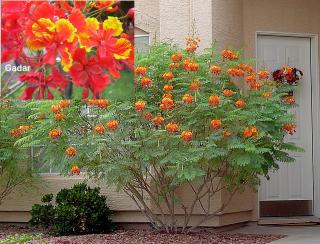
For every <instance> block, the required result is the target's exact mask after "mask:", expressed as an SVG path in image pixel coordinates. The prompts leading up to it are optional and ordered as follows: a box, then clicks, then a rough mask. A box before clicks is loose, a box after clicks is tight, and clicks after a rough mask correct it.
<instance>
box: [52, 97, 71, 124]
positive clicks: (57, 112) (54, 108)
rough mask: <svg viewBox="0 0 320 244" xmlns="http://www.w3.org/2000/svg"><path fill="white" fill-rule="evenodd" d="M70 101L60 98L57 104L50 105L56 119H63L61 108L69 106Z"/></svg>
mask: <svg viewBox="0 0 320 244" xmlns="http://www.w3.org/2000/svg"><path fill="white" fill-rule="evenodd" d="M70 104H71V102H70V101H69V100H61V101H59V103H57V104H53V105H52V106H51V112H52V113H54V117H55V120H56V121H62V120H64V118H65V116H64V114H63V113H62V109H64V108H67V107H69V106H70Z"/></svg>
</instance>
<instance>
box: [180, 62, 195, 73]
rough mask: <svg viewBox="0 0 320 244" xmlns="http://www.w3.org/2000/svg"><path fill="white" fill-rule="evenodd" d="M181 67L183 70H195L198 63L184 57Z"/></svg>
mask: <svg viewBox="0 0 320 244" xmlns="http://www.w3.org/2000/svg"><path fill="white" fill-rule="evenodd" d="M182 67H183V69H184V70H185V71H190V72H196V71H198V69H199V64H197V63H195V62H193V61H192V60H190V59H186V60H185V61H183V65H182Z"/></svg>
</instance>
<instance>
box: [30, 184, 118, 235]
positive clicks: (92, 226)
mask: <svg viewBox="0 0 320 244" xmlns="http://www.w3.org/2000/svg"><path fill="white" fill-rule="evenodd" d="M52 200H53V195H52V194H49V195H45V196H43V198H42V202H43V203H44V204H43V205H40V204H35V205H34V206H33V207H32V210H31V215H32V218H31V220H30V221H29V223H30V224H31V225H32V226H36V227H46V228H49V230H50V233H51V234H53V235H71V234H94V233H107V232H110V231H112V230H113V229H114V224H113V223H112V220H111V214H112V211H111V210H110V209H109V207H108V206H107V203H106V197H105V196H102V195H100V188H98V187H96V188H93V189H92V188H90V187H89V186H87V185H86V184H85V183H80V184H77V185H74V186H73V187H72V188H71V189H62V190H61V191H60V192H59V193H58V194H57V196H56V205H55V206H53V205H52V203H51V202H52Z"/></svg>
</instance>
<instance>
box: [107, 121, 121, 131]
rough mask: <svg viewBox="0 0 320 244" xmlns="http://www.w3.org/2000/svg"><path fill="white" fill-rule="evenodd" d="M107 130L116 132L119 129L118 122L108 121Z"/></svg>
mask: <svg viewBox="0 0 320 244" xmlns="http://www.w3.org/2000/svg"><path fill="white" fill-rule="evenodd" d="M106 126H107V128H108V129H109V130H116V129H118V127H119V122H118V121H117V120H110V121H108V122H107V124H106Z"/></svg>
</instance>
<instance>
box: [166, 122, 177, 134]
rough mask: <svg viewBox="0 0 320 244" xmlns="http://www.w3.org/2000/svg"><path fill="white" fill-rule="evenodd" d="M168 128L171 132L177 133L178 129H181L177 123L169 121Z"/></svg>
mask: <svg viewBox="0 0 320 244" xmlns="http://www.w3.org/2000/svg"><path fill="white" fill-rule="evenodd" d="M166 130H167V131H168V132H169V133H172V134H173V133H176V132H177V131H178V130H179V126H178V125H177V124H175V123H169V124H167V125H166Z"/></svg>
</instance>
